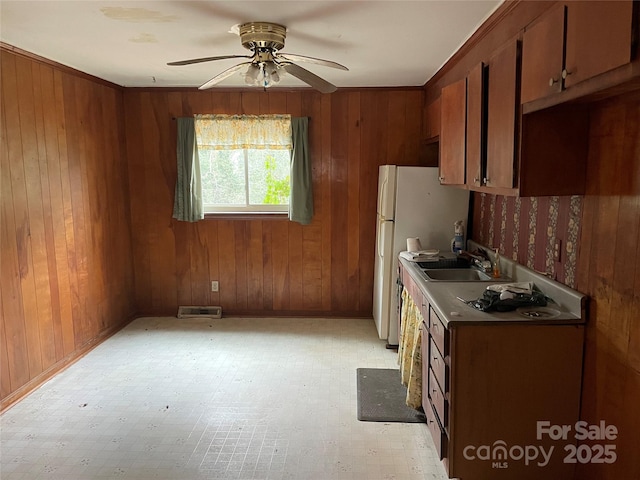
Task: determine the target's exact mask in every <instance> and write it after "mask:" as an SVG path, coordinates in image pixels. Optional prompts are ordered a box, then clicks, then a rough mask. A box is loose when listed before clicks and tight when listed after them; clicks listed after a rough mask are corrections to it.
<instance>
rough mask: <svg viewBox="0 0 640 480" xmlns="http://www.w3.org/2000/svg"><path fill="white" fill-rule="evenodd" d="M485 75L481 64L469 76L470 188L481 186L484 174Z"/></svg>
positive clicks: (468, 171)
mask: <svg viewBox="0 0 640 480" xmlns="http://www.w3.org/2000/svg"><path fill="white" fill-rule="evenodd" d="M485 74H486V68H485V65H484V63H479V64H478V65H476V66H475V67H474V68H473V69H471V71H470V72H469V74H468V75H467V135H466V146H467V152H466V160H467V174H466V184H467V185H469V186H470V187H479V186H481V185H482V178H483V174H484V172H483V168H484V163H485V161H484V158H485V152H486V143H485V127H486V112H487V108H486V90H485V88H486V82H485Z"/></svg>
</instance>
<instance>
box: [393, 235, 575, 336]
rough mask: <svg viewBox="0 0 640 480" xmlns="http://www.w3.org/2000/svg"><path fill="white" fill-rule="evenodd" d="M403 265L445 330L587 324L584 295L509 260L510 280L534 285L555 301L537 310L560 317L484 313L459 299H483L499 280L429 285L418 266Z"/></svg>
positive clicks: (505, 270)
mask: <svg viewBox="0 0 640 480" xmlns="http://www.w3.org/2000/svg"><path fill="white" fill-rule="evenodd" d="M476 246H477V247H480V248H483V247H482V246H481V245H476V244H474V247H476ZM470 248H471V247H470ZM485 250H486V248H485ZM400 262H401V263H402V265H403V267H404V268H405V269H406V271H407V273H409V275H410V276H411V278H412V279H413V280H414V281H415V283H416V284H417V285H418V286H419V288H420V290H421V291H422V293H423V294H424V296H425V297H426V299H427V301H428V302H429V304H430V305H431V307H432V308H433V309H434V310H435V312H436V313H437V314H438V316H439V317H440V319H441V320H442V322H443V323H444V324H445V326H446V327H449V324H452V326H453V325H456V324H459V325H462V324H473V323H478V322H483V323H521V322H528V323H531V324H583V323H585V322H586V315H585V307H586V297H585V296H584V295H582V294H581V293H579V292H577V291H575V290H573V289H571V288H569V287H567V286H566V285H563V284H561V283H559V282H555V281H553V280H551V279H549V278H547V277H545V276H544V275H541V274H538V273H536V272H534V271H532V270H530V269H528V268H526V267H524V266H522V265H519V264H517V263H515V262H513V261H511V260H509V259H505V258H502V259H501V271H502V272H503V273H505V275H507V276H508V277H509V278H511V282H529V281H530V282H533V283H534V285H535V286H536V288H537V289H538V290H540V291H542V292H543V293H544V294H545V295H546V296H547V297H549V298H550V299H551V300H552V301H551V302H548V303H547V307H538V308H542V309H545V308H546V309H551V310H554V311H557V313H555V312H554V316H553V317H552V318H544V317H537V318H535V317H534V318H532V317H528V316H525V315H523V314H522V313H521V311H520V310H514V311H510V312H482V311H480V310H477V309H475V308H473V307H471V306H469V305H467V304H465V303H463V302H462V301H461V300H459V299H458V298H457V297H460V298H462V299H465V300H475V299H477V298H479V297H481V296H482V294H483V292H484V290H485V289H486V288H487V286H489V285H493V284H495V283H502V282H500V280H499V279H497V280H496V281H466V282H447V281H428V280H426V279H425V277H424V275H423V274H422V272H421V269H420V267H419V266H418V265H417V264H416V263H415V262H411V261H409V260H406V259H404V258H400Z"/></svg>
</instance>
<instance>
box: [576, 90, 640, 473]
mask: <svg viewBox="0 0 640 480" xmlns="http://www.w3.org/2000/svg"><path fill="white" fill-rule="evenodd" d="M590 122H591V124H590V139H589V140H590V141H589V164H588V168H587V193H586V195H585V197H584V210H583V215H582V235H581V240H580V250H579V256H578V269H577V280H578V283H577V289H578V290H579V291H581V292H583V293H585V294H587V295H589V297H590V305H589V322H588V324H587V341H586V353H585V366H584V383H583V394H582V419H584V420H586V421H588V422H589V423H590V424H597V423H598V422H599V421H600V420H605V421H606V422H607V423H608V424H613V425H616V426H617V427H618V430H619V432H620V433H619V437H618V439H617V440H616V441H615V442H606V443H613V444H615V445H616V446H617V454H618V459H617V461H616V462H615V463H613V464H611V465H603V464H591V465H584V466H583V465H579V466H578V470H577V475H576V480H591V479H594V480H595V479H598V480H614V479H615V480H617V479H621V478H625V479H626V478H629V479H631V478H640V459H639V458H638V449H639V448H640V408H638V405H639V404H640V314H639V313H638V312H640V93H639V94H636V95H635V96H633V95H626V96H624V97H620V98H619V99H617V100H613V101H609V102H607V103H603V104H600V105H597V106H594V108H592V110H591V112H590ZM592 443H602V442H592Z"/></svg>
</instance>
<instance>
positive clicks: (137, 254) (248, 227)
mask: <svg viewBox="0 0 640 480" xmlns="http://www.w3.org/2000/svg"><path fill="white" fill-rule="evenodd" d="M422 108H423V92H422V91H421V90H420V89H360V90H346V91H339V92H336V93H333V94H331V95H322V94H320V93H316V92H314V91H311V90H297V91H282V90H281V91H278V90H270V91H268V92H263V91H259V90H248V91H242V92H241V91H236V92H220V91H215V90H214V91H205V92H186V91H168V90H158V89H155V90H135V89H129V90H127V91H126V92H125V118H126V137H127V156H128V160H129V172H130V179H131V212H132V221H133V231H134V235H133V238H134V264H135V282H136V303H137V305H138V308H139V310H140V311H141V312H144V313H147V314H152V313H154V314H175V312H176V310H177V307H178V305H220V306H222V308H223V313H227V314H259V315H275V314H287V315H296V314H303V313H304V314H317V315H321V314H322V315H345V316H351V315H353V316H367V317H368V316H371V311H372V291H373V260H374V244H375V214H376V212H375V205H376V190H377V176H378V166H379V165H382V164H387V163H388V164H399V165H415V164H418V156H419V147H420V131H421V116H422ZM197 113H226V114H267V113H288V114H291V115H294V116H308V117H309V118H310V121H309V137H310V138H309V143H310V145H309V147H310V153H311V161H312V164H313V189H314V205H315V214H314V217H313V221H312V223H311V224H310V225H307V226H301V225H299V224H297V223H292V222H289V221H288V220H286V219H265V220H260V219H257V220H256V219H253V220H224V219H205V220H204V221H201V222H197V223H194V224H189V223H185V222H178V221H175V220H173V219H172V218H171V217H172V208H173V198H174V185H175V178H176V166H175V165H176V154H175V151H176V146H175V142H176V140H175V137H176V134H175V131H176V126H175V122H174V121H173V119H172V118H173V117H179V116H185V115H192V114H197ZM211 280H219V282H220V291H219V292H218V293H213V292H211V289H210V284H211Z"/></svg>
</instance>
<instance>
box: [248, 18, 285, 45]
mask: <svg viewBox="0 0 640 480" xmlns="http://www.w3.org/2000/svg"><path fill="white" fill-rule="evenodd" d="M286 36H287V29H286V27H284V26H282V25H278V24H277V23H269V22H248V23H243V24H242V25H240V41H241V42H242V46H243V47H244V48H246V49H248V50H251V51H255V50H258V49H263V48H264V49H268V50H271V51H274V50H275V51H278V50H281V49H282V48H283V47H284V40H285V38H286Z"/></svg>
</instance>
